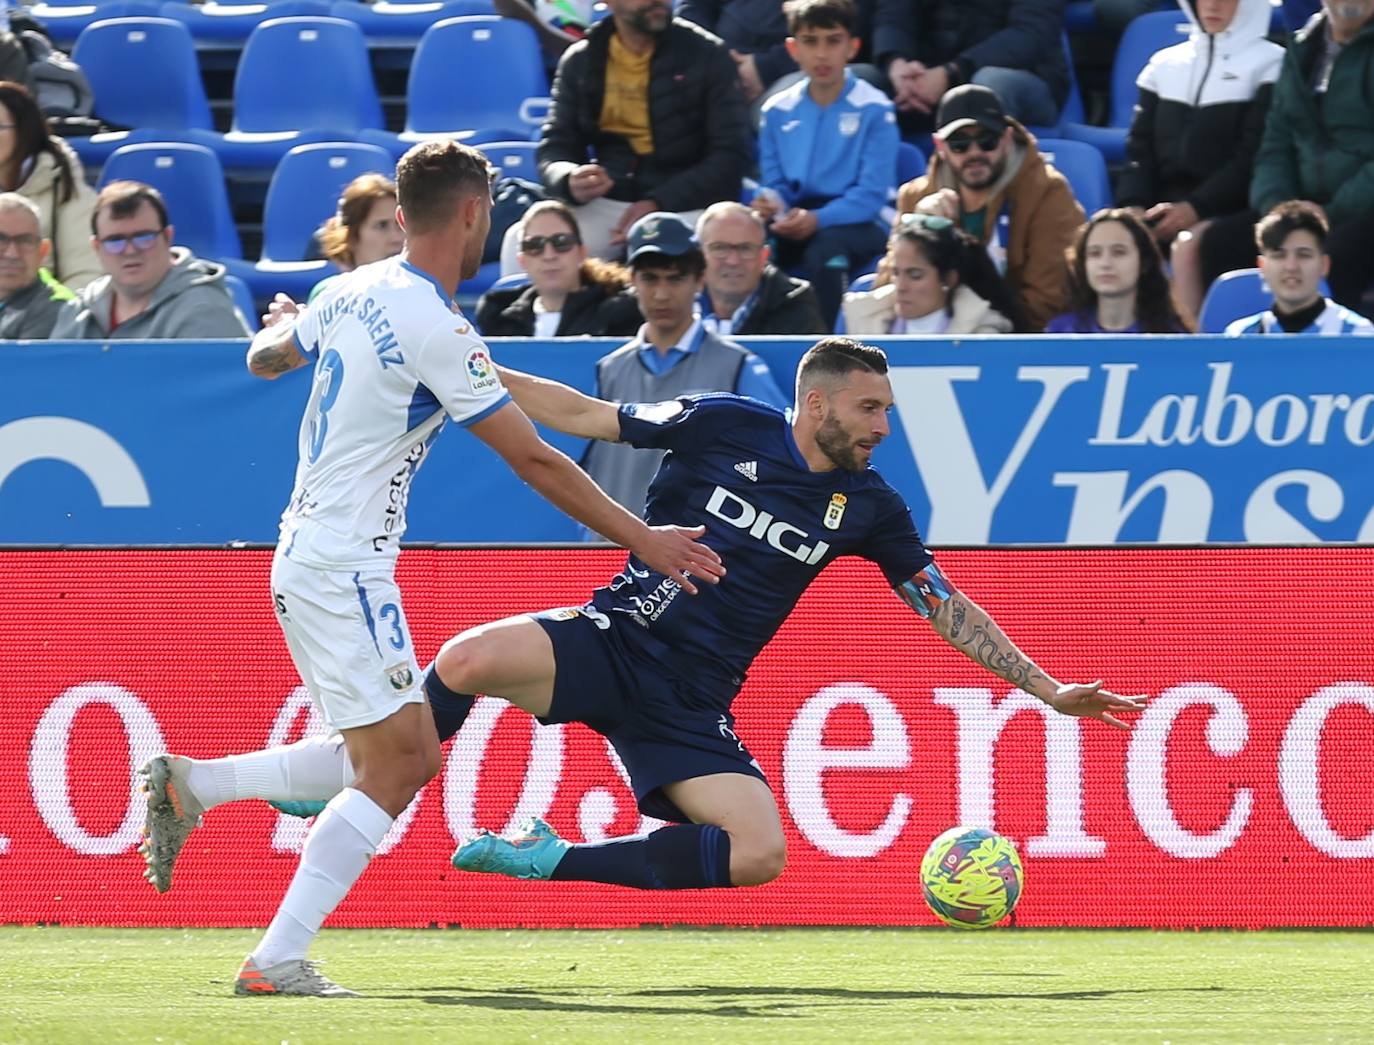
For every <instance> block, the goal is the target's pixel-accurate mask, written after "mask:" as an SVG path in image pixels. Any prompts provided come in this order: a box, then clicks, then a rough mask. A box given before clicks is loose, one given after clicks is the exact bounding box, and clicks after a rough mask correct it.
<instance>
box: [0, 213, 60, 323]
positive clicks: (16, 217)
mask: <svg viewBox="0 0 1374 1045" xmlns="http://www.w3.org/2000/svg"><path fill="white" fill-rule="evenodd" d="M40 220H41V212H40V211H39V209H38V205H37V204H36V203H34V202H33V201H32V200H30V199H27V198H26V197H24V196H21V195H20V194H19V193H17V192H5V193H0V338H3V339H4V340H6V341H8V340H11V339H14V340H19V339H22V338H46V337H48V335H50V334H51V333H52V328H53V325H54V324H55V323H56V322H57V317H58V315H59V314H60V313H61V311H62V306H63V304H64V303H66V302H68V301H72V300H73V299H75V297H76V295H75V294H73V293H72V292H71V291H70V290H68V289H67V288H66V287H65V286H63V285H62V284H61V283H59V282H57V280H56V279H54V278H53V276H52V274H51V273H50V272H49V271H48V270H47V269H45V268H44V267H43V264H44V262H46V261H47V260H48V255H49V254H51V253H52V243H50V242H49V241H48V240H46V239H44V238H43V235H42V233H41V232H40V228H41V226H40V224H39V222H40Z"/></svg>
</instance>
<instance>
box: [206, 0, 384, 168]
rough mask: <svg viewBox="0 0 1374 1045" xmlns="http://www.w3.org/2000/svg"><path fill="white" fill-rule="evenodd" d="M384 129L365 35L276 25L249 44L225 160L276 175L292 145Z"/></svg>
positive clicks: (320, 25)
mask: <svg viewBox="0 0 1374 1045" xmlns="http://www.w3.org/2000/svg"><path fill="white" fill-rule="evenodd" d="M381 126H382V105H381V101H380V100H379V99H378V97H377V85H376V84H375V83H374V82H373V80H372V66H371V64H370V62H369V61H368V54H367V41H366V40H365V39H364V38H363V34H362V30H360V29H359V28H358V27H357V26H356V25H354V24H353V23H352V22H346V21H344V20H343V19H341V18H273V19H269V20H268V21H266V22H263V23H262V24H261V25H259V26H258V27H257V28H256V29H254V30H253V33H252V35H251V36H249V37H248V43H247V44H245V45H244V48H243V55H242V57H241V58H240V59H239V67H238V74H237V75H236V76H235V78H234V125H233V128H232V129H231V130H230V131H229V132H228V133H227V134H225V135H224V144H223V146H222V148H221V149H220V155H221V158H222V159H223V160H224V163H225V166H226V167H240V168H256V169H263V168H275V167H276V165H277V163H278V162H280V160H281V158H282V157H283V156H285V155H286V153H287V152H288V151H290V149H291V148H292V147H293V146H296V145H302V144H307V143H309V142H312V141H314V142H327V141H339V140H349V139H352V138H354V137H356V136H357V135H358V133H359V132H360V131H363V130H370V129H376V128H380V127H381ZM302 128H308V130H303V129H302Z"/></svg>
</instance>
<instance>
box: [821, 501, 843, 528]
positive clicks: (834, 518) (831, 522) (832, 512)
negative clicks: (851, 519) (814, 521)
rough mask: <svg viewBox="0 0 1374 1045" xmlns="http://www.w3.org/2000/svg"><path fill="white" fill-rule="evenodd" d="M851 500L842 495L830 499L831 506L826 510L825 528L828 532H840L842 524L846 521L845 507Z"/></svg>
mask: <svg viewBox="0 0 1374 1045" xmlns="http://www.w3.org/2000/svg"><path fill="white" fill-rule="evenodd" d="M848 501H849V498H847V497H845V495H844V494H842V493H837V494H835V495H834V496H833V497H831V498H830V505H829V507H827V508H826V509H825V520H824V522H825V528H826V529H827V530H838V529H839V528H840V522H841V521H842V520H843V519H844V506H845V505H846V504H847V503H848Z"/></svg>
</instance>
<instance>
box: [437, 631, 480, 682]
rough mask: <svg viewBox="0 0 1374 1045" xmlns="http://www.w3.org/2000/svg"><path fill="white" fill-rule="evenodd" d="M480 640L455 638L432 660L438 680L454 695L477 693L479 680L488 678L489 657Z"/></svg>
mask: <svg viewBox="0 0 1374 1045" xmlns="http://www.w3.org/2000/svg"><path fill="white" fill-rule="evenodd" d="M486 645H487V644H486V643H484V642H483V641H482V640H481V639H480V638H461V637H460V638H455V639H450V640H449V641H448V642H446V643H445V644H444V646H443V648H442V649H440V650H439V655H438V656H437V657H435V658H434V670H435V671H437V672H438V673H439V680H440V681H441V682H442V683H443V684H444V685H445V686H447V687H448V688H449V689H450V690H452V691H453V692H454V693H477V692H479V691H480V690H481V688H482V686H481V684H480V680H482V679H484V678H489V677H490V667H491V659H492V658H491V656H490V655H489V654H488V653H487V650H486Z"/></svg>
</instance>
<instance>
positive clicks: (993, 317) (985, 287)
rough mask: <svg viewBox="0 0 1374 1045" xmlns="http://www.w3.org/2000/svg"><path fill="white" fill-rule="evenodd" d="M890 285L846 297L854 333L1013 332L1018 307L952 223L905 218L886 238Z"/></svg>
mask: <svg viewBox="0 0 1374 1045" xmlns="http://www.w3.org/2000/svg"><path fill="white" fill-rule="evenodd" d="M883 271H884V272H886V274H887V276H888V279H889V280H890V282H888V283H886V284H884V285H882V286H879V287H877V288H875V289H873V290H870V291H855V292H850V293H848V294H846V295H845V296H844V324H845V332H846V333H849V334H855V335H859V334H938V335H946V336H947V335H951V334H1010V333H1011V332H1012V331H1013V330H1014V329H1016V326H1017V324H1016V318H1015V317H1016V306H1015V303H1014V302H1013V300H1012V297H1011V294H1010V292H1009V291H1008V290H1007V288H1006V284H1004V283H1003V282H1002V277H1001V276H1000V275H998V273H997V269H996V267H995V266H994V265H993V263H992V261H991V259H990V258H989V257H988V254H987V251H985V250H984V249H983V248H982V247H981V246H979V245H978V244H977V243H975V242H973V240H972V239H970V238H969V237H968V236H967V235H966V234H965V233H963V232H962V231H960V230H959V229H957V228H955V226H954V223H953V222H952V221H950V220H949V219H948V218H945V217H941V216H939V215H934V214H920V213H914V214H903V215H902V217H901V219H900V221H899V223H898V225H897V231H896V232H894V233H893V234H892V238H891V239H890V240H888V244H887V255H886V257H885V258H884V259H883Z"/></svg>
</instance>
